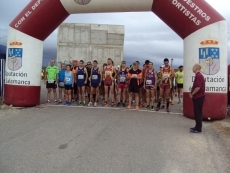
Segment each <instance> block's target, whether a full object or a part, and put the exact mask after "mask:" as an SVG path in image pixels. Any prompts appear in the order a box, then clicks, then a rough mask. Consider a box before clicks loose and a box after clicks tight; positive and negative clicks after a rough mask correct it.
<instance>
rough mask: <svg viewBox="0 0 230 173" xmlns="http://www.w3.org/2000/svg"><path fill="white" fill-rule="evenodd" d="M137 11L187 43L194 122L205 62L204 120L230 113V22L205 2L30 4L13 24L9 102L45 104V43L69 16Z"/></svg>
mask: <svg viewBox="0 0 230 173" xmlns="http://www.w3.org/2000/svg"><path fill="white" fill-rule="evenodd" d="M133 11H136V12H137V11H152V12H153V13H155V14H156V15H157V16H158V17H159V18H160V19H161V20H163V21H164V22H165V23H166V24H167V25H168V26H169V27H170V28H171V29H172V30H174V31H175V32H176V33H177V34H178V35H179V36H180V37H181V38H182V39H184V78H185V83H184V109H183V110H184V115H185V116H187V117H191V118H193V108H192V101H191V100H190V98H189V92H190V89H191V86H192V83H193V80H194V74H193V73H192V66H193V64H195V63H200V64H201V65H202V73H203V74H204V75H205V78H206V100H205V105H204V112H203V114H204V119H207V118H211V119H222V118H224V116H225V115H226V111H227V22H226V21H225V19H224V18H223V17H222V16H221V15H220V14H219V13H218V12H216V11H215V10H214V9H213V8H212V7H211V6H210V5H209V4H207V3H206V2H205V1H200V0H142V1H139V0H126V1H123V0H116V1H107V0H49V1H48V0H31V1H30V3H29V4H28V5H27V6H26V7H25V8H24V9H23V10H22V12H21V13H20V14H18V16H17V17H16V18H15V19H14V20H13V21H12V22H11V23H10V26H9V34H8V42H7V62H6V73H5V74H6V76H5V96H4V97H5V103H6V104H12V105H14V106H35V105H38V104H40V82H41V81H40V72H41V67H42V50H43V48H42V47H43V41H44V40H45V39H46V38H47V37H48V36H49V34H51V33H52V32H53V30H54V29H55V28H56V27H58V26H59V25H60V24H61V23H62V22H63V21H64V20H65V19H66V18H67V17H68V16H69V14H74V13H97V12H133ZM51 58H53V57H51ZM221 65H222V66H221ZM213 108H214V109H213Z"/></svg>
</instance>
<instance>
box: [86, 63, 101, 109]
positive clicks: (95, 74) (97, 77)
mask: <svg viewBox="0 0 230 173" xmlns="http://www.w3.org/2000/svg"><path fill="white" fill-rule="evenodd" d="M90 76H91V77H90V87H91V90H90V91H91V92H90V102H89V104H88V106H92V102H93V95H94V93H96V96H95V98H94V107H97V100H98V97H99V87H100V86H101V79H102V72H101V70H100V69H99V67H98V62H97V61H96V60H94V61H93V68H92V70H91V75H90Z"/></svg>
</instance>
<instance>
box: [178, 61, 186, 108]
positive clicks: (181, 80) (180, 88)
mask: <svg viewBox="0 0 230 173" xmlns="http://www.w3.org/2000/svg"><path fill="white" fill-rule="evenodd" d="M176 83H177V89H178V99H179V101H178V104H180V103H181V98H182V94H183V84H184V71H183V66H182V65H181V66H180V67H179V71H177V72H176Z"/></svg>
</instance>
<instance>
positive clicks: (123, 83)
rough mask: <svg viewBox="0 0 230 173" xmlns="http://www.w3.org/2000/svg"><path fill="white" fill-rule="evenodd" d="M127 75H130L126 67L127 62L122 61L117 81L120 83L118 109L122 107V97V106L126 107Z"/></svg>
mask: <svg viewBox="0 0 230 173" xmlns="http://www.w3.org/2000/svg"><path fill="white" fill-rule="evenodd" d="M127 75H128V69H127V67H126V62H125V61H122V62H121V66H120V68H119V71H118V76H117V81H118V95H117V107H118V106H120V104H121V96H122V106H123V107H125V102H126V90H127Z"/></svg>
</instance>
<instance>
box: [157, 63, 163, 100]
mask: <svg viewBox="0 0 230 173" xmlns="http://www.w3.org/2000/svg"><path fill="white" fill-rule="evenodd" d="M162 68H163V66H160V71H159V72H158V73H157V100H158V99H159V97H160V84H161V78H162V74H161V69H162Z"/></svg>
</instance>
